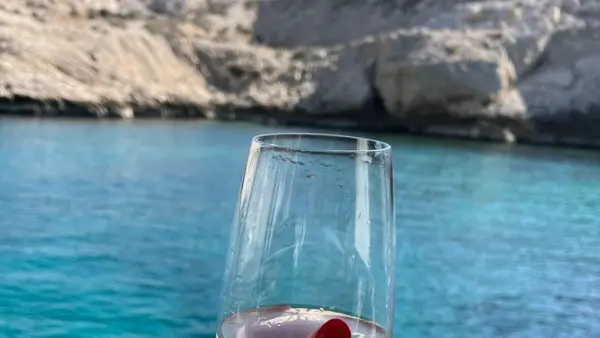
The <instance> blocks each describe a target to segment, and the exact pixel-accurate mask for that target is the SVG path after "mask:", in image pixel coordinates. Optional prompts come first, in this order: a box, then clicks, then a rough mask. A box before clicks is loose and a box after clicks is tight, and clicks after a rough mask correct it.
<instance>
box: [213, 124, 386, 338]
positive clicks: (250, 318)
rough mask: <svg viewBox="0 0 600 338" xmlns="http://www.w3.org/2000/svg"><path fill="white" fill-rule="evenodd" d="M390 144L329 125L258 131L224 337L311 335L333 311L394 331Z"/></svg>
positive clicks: (222, 323)
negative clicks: (326, 129) (304, 130)
mask: <svg viewBox="0 0 600 338" xmlns="http://www.w3.org/2000/svg"><path fill="white" fill-rule="evenodd" d="M393 181H394V180H393V170H392V154H391V147H390V146H389V145H388V144H386V143H383V142H379V141H375V140H370V139H364V138H356V137H349V136H336V135H323V134H269V135H261V136H256V137H255V138H254V139H253V141H252V145H251V148H250V154H249V158H248V162H247V166H246V171H245V175H244V179H243V182H242V187H241V193H240V199H239V206H238V211H237V215H236V219H235V222H234V225H233V229H232V233H231V240H230V245H229V252H228V259H227V266H226V271H225V284H224V290H223V296H222V301H221V312H220V318H219V322H218V328H217V337H218V338H308V337H309V336H310V335H311V333H314V332H315V330H317V329H318V328H319V327H320V326H321V325H322V324H323V323H325V322H327V321H328V320H330V319H332V318H338V319H341V320H342V321H344V322H345V323H346V324H347V326H348V327H349V328H350V330H351V332H352V336H353V337H378V338H379V337H392V328H393V317H394V286H395V285H394V284H395V265H396V231H395V221H394V218H395V215H394V214H395V213H394V189H393Z"/></svg>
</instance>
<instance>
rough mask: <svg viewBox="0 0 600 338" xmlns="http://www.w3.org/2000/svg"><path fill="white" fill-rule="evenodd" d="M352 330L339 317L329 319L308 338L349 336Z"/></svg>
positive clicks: (347, 337)
mask: <svg viewBox="0 0 600 338" xmlns="http://www.w3.org/2000/svg"><path fill="white" fill-rule="evenodd" d="M351 336H352V332H351V331H350V328H349V327H348V325H347V324H346V323H345V322H344V321H343V320H341V319H337V318H334V319H330V320H328V321H327V322H326V323H325V324H323V325H322V326H321V327H320V328H319V329H318V330H317V331H315V332H314V333H313V334H312V335H310V337H309V338H350V337H351Z"/></svg>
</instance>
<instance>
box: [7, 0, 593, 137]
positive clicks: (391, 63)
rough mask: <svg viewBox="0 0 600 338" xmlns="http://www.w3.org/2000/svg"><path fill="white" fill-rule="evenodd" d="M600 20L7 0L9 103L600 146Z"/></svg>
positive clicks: (542, 3) (442, 5) (538, 7)
mask: <svg viewBox="0 0 600 338" xmlns="http://www.w3.org/2000/svg"><path fill="white" fill-rule="evenodd" d="M357 23H360V24H357ZM599 32H600V1H599V0H496V1H449V0H385V1H384V0H374V1H369V2H364V1H353V0H323V1H313V0H310V1H296V0H276V1H258V2H257V1H241V0H101V1H100V0H27V1H24V0H5V1H3V2H2V3H0V99H1V100H2V101H1V109H2V111H3V112H12V113H23V114H31V113H32V112H33V113H35V114H90V115H97V116H106V115H108V116H111V115H113V116H121V117H124V118H132V117H136V116H163V117H165V116H207V117H214V116H220V115H223V114H225V115H226V117H227V118H238V116H241V115H244V114H241V115H236V114H238V113H237V112H240V111H243V112H249V111H252V113H251V114H255V115H256V114H259V115H264V116H271V117H272V118H276V119H277V120H279V121H285V120H288V119H289V120H297V119H301V120H303V121H324V122H323V123H324V124H336V126H338V125H339V123H340V119H343V120H344V121H351V122H352V123H351V124H350V125H354V126H356V127H359V128H369V129H372V128H373V127H376V128H379V129H389V128H394V129H396V128H403V129H406V130H409V131H417V132H421V133H429V134H444V135H446V134H451V135H456V136H460V137H470V138H489V139H495V140H503V141H509V142H513V141H519V140H526V141H539V142H545V143H567V144H576V145H582V144H583V145H599V144H600V142H598V140H600V128H599V127H597V126H598V124H597V123H595V122H596V119H598V117H597V116H600V115H598V114H600V112H598V110H600V109H599V107H600V96H598V95H597V94H596V93H597V92H598V89H599V88H600V73H599V71H598V69H600V47H599V46H600V33H599ZM246 115H247V114H246ZM323 123H321V124H323Z"/></svg>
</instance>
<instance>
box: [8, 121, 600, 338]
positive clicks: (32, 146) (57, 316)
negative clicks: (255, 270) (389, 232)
mask: <svg viewBox="0 0 600 338" xmlns="http://www.w3.org/2000/svg"><path fill="white" fill-rule="evenodd" d="M272 131H282V129H273V128H267V127H262V126H254V125H247V124H219V123H208V122H202V123H201V122H198V123H196V122H194V123H190V122H160V123H156V122H141V123H126V122H112V121H109V122H95V121H94V122H87V121H86V122H82V121H60V120H45V121H35V120H7V119H0V337H2V338H4V337H6V338H13V337H14V338H21V337H22V338H37V337H91V338H95V337H122V338H134V337H182V338H187V337H190V338H191V337H214V329H215V317H216V315H217V311H218V298H219V293H220V281H221V276H222V273H223V266H224V259H225V257H224V255H225V251H226V246H227V239H228V235H229V229H230V223H231V220H232V216H233V211H234V209H235V203H236V200H237V193H238V189H239V183H240V179H241V175H242V170H243V167H244V163H245V160H246V155H247V151H248V146H249V142H250V139H251V137H252V135H254V134H257V133H263V132H272ZM375 137H377V138H381V139H384V140H386V141H388V142H391V143H392V145H393V146H394V148H395V166H396V189H397V201H398V214H397V219H398V221H397V223H398V244H399V249H400V251H399V258H400V260H399V267H398V287H397V311H396V332H395V336H396V337H402V338H417V337H418V338H421V337H443V338H445V337H457V338H458V337H462V338H489V337H503V338H504V337H527V338H538V337H540V338H541V337H544V338H547V337H565V338H577V337H586V338H587V337H591V338H593V337H600V153H594V152H583V151H574V150H553V149H545V148H530V147H508V146H504V145H497V144H477V143H459V142H440V141H427V140H415V139H409V138H400V137H393V136H381V135H379V136H375Z"/></svg>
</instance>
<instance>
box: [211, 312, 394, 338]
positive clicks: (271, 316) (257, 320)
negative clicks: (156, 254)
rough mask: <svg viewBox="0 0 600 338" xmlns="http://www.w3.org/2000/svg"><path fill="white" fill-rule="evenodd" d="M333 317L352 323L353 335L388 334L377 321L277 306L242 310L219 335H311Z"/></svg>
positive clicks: (265, 337)
mask: <svg viewBox="0 0 600 338" xmlns="http://www.w3.org/2000/svg"><path fill="white" fill-rule="evenodd" d="M332 318H339V319H341V320H343V321H344V322H346V324H348V327H350V330H351V331H352V338H386V337H388V335H387V334H386V332H385V330H384V329H383V328H381V327H380V326H378V325H377V324H375V323H373V322H369V321H366V320H363V319H359V318H356V317H351V316H348V315H345V314H340V313H336V312H331V311H325V310H320V309H303V308H287V309H286V308H277V309H272V308H271V309H258V310H254V311H247V312H242V313H239V314H235V315H233V316H231V317H229V318H227V319H225V320H224V321H223V322H222V323H221V324H220V325H219V329H218V331H217V338H308V337H309V336H310V335H311V334H312V333H313V332H315V331H316V330H317V329H318V328H319V327H320V326H321V325H323V324H324V323H325V322H326V321H328V320H329V319H332Z"/></svg>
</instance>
